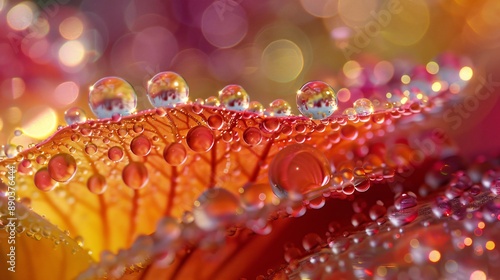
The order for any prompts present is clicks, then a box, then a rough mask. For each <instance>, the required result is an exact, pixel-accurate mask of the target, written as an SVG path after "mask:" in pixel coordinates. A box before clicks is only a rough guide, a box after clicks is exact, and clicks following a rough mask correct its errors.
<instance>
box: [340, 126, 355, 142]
mask: <svg viewBox="0 0 500 280" xmlns="http://www.w3.org/2000/svg"><path fill="white" fill-rule="evenodd" d="M340 133H341V135H342V138H344V139H347V140H354V139H356V138H357V137H358V130H357V129H356V127H355V126H353V125H350V124H348V125H345V126H343V127H342V128H341V129H340Z"/></svg>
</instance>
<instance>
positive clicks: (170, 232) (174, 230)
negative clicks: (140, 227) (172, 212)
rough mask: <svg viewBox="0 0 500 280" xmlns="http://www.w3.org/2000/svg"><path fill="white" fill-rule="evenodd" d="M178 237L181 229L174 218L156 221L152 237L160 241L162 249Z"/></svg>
mask: <svg viewBox="0 0 500 280" xmlns="http://www.w3.org/2000/svg"><path fill="white" fill-rule="evenodd" d="M180 235H181V227H180V225H179V223H178V222H177V221H176V220H175V219H174V218H172V217H163V218H161V219H160V220H159V221H158V224H157V225H156V231H155V233H154V236H155V238H156V239H158V240H161V244H162V245H163V247H164V246H165V245H167V244H169V243H171V242H172V241H174V240H176V239H177V238H179V236H180Z"/></svg>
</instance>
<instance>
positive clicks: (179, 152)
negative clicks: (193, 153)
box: [163, 143, 187, 166]
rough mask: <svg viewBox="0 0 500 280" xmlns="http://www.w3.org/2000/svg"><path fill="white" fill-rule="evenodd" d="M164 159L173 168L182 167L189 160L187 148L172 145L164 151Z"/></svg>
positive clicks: (175, 144)
mask: <svg viewBox="0 0 500 280" xmlns="http://www.w3.org/2000/svg"><path fill="white" fill-rule="evenodd" d="M163 158H164V159H165V161H166V162H167V163H168V164H170V165H172V166H177V165H181V164H183V163H184V162H185V161H186V159H187V151H186V148H184V145H182V144H179V143H172V144H170V145H168V146H166V147H165V149H164V150H163Z"/></svg>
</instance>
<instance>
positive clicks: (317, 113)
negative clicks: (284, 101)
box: [296, 81, 337, 120]
mask: <svg viewBox="0 0 500 280" xmlns="http://www.w3.org/2000/svg"><path fill="white" fill-rule="evenodd" d="M296 100H297V108H298V109H299V111H300V112H301V113H302V115H304V116H306V117H308V118H311V119H315V120H322V119H326V118H328V117H330V116H331V115H332V114H333V113H334V112H335V111H336V110H337V94H336V93H335V91H334V90H333V89H332V87H330V86H329V85H328V84H327V83H324V82H322V81H311V82H308V83H306V84H305V85H303V86H302V87H301V88H300V90H299V91H298V92H297V96H296Z"/></svg>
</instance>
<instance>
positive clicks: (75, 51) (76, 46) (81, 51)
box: [59, 41, 85, 67]
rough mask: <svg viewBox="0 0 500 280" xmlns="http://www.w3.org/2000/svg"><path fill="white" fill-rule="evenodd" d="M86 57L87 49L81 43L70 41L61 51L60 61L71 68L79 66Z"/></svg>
mask: <svg viewBox="0 0 500 280" xmlns="http://www.w3.org/2000/svg"><path fill="white" fill-rule="evenodd" d="M84 57H85V47H84V46H83V44H82V43H81V42H80V41H68V42H66V43H64V44H63V45H62V46H61V48H60V49H59V60H60V61H61V63H62V64H64V65H66V66H69V67H75V66H78V65H79V64H80V63H81V62H82V61H83V58H84Z"/></svg>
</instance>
